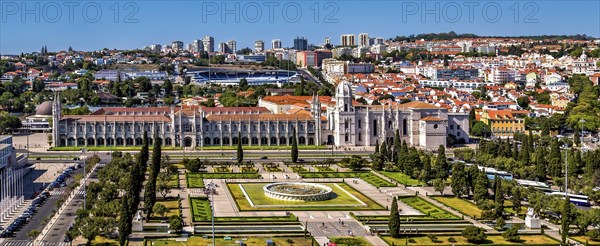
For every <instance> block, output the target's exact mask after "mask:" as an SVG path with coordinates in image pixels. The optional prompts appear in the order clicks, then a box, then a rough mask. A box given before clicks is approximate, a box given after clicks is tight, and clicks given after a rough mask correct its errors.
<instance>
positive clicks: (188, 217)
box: [171, 169, 194, 234]
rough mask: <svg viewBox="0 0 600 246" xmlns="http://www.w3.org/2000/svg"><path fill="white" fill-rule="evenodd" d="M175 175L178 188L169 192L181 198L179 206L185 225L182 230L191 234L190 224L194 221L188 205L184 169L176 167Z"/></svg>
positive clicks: (191, 227) (188, 199)
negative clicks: (177, 180) (176, 172)
mask: <svg viewBox="0 0 600 246" xmlns="http://www.w3.org/2000/svg"><path fill="white" fill-rule="evenodd" d="M177 177H178V178H179V189H171V193H173V194H174V195H179V198H181V203H180V204H179V205H180V206H181V219H182V220H183V223H184V225H185V226H184V227H183V230H184V231H187V232H190V233H192V234H193V233H194V227H193V226H192V225H193V222H194V216H193V215H192V209H191V207H190V197H189V193H188V188H187V180H186V178H185V177H186V176H185V169H184V170H181V169H178V174H177Z"/></svg>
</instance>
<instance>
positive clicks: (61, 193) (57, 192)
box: [50, 190, 83, 196]
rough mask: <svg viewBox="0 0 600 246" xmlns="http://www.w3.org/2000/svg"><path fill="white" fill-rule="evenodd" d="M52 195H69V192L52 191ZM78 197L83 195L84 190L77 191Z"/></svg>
mask: <svg viewBox="0 0 600 246" xmlns="http://www.w3.org/2000/svg"><path fill="white" fill-rule="evenodd" d="M50 195H52V196H62V195H67V191H65V190H53V191H50ZM77 195H83V190H79V191H77Z"/></svg>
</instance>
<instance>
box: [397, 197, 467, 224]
mask: <svg viewBox="0 0 600 246" xmlns="http://www.w3.org/2000/svg"><path fill="white" fill-rule="evenodd" d="M399 201H401V202H403V203H405V204H406V205H408V206H410V207H412V208H414V209H416V210H419V212H421V213H423V214H425V215H427V217H430V218H434V219H440V220H447V219H459V218H458V216H456V215H454V214H452V213H450V212H448V211H446V210H444V209H442V208H439V207H437V206H435V205H433V204H431V203H430V202H428V201H426V200H425V199H423V198H421V197H418V196H409V197H400V199H399Z"/></svg>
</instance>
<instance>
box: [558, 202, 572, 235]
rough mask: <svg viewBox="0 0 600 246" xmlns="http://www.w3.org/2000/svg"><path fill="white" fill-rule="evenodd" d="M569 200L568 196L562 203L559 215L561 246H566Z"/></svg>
mask: <svg viewBox="0 0 600 246" xmlns="http://www.w3.org/2000/svg"><path fill="white" fill-rule="evenodd" d="M570 215H571V199H570V198H569V196H566V197H565V200H564V202H563V208H562V213H561V224H560V230H561V231H560V239H561V245H567V234H568V233H569V225H570V224H571V220H570V219H571V218H570V217H571V216H570Z"/></svg>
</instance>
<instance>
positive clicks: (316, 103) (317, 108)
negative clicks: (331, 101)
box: [310, 94, 323, 145]
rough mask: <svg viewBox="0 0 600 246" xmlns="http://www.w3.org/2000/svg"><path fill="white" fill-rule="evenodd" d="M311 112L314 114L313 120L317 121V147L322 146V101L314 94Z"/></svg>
mask: <svg viewBox="0 0 600 246" xmlns="http://www.w3.org/2000/svg"><path fill="white" fill-rule="evenodd" d="M310 104H311V105H310V106H311V108H310V112H311V113H312V117H313V120H314V121H315V145H321V141H322V140H321V139H322V138H321V131H322V130H323V129H322V128H321V123H322V122H321V100H319V96H318V95H317V96H315V94H313V97H312V101H311V103H310Z"/></svg>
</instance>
